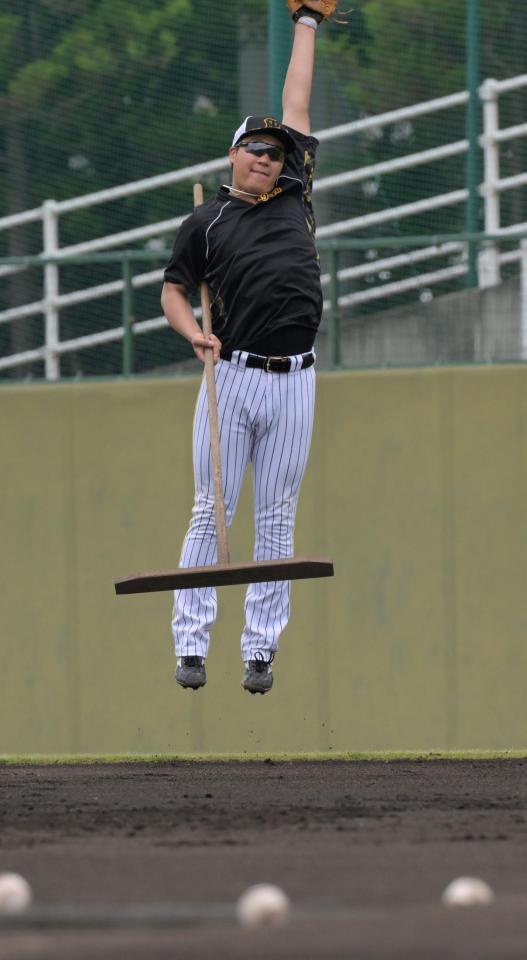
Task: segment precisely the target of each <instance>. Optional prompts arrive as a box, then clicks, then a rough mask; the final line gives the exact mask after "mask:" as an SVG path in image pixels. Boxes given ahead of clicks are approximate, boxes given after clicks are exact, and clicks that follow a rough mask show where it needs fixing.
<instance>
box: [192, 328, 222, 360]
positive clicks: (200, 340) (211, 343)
mask: <svg viewBox="0 0 527 960" xmlns="http://www.w3.org/2000/svg"><path fill="white" fill-rule="evenodd" d="M190 342H191V344H192V348H193V350H194V353H195V354H196V356H197V358H198V360H201V362H202V363H205V353H206V351H207V350H212V355H213V357H214V363H217V362H218V360H219V359H220V350H221V341H220V340H218V338H217V337H215V336H214V334H213V333H211V335H210V337H206V336H205V335H204V334H203V333H202V332H201V330H200V331H199V333H195V334H194V336H193V337H192V339H191V341H190Z"/></svg>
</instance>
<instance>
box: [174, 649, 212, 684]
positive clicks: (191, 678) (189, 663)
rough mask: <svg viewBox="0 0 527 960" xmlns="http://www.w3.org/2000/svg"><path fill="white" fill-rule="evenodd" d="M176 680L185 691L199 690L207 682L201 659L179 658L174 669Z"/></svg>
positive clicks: (203, 663)
mask: <svg viewBox="0 0 527 960" xmlns="http://www.w3.org/2000/svg"><path fill="white" fill-rule="evenodd" d="M176 680H177V682H178V683H179V685H180V686H182V687H185V689H190V690H199V688H200V687H204V686H205V684H206V682H207V674H206V673H205V661H204V659H203V657H180V658H179V660H178V662H177V667H176Z"/></svg>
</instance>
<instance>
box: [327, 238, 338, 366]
mask: <svg viewBox="0 0 527 960" xmlns="http://www.w3.org/2000/svg"><path fill="white" fill-rule="evenodd" d="M329 271H330V273H329V297H330V303H331V309H330V313H329V364H330V368H331V369H332V370H335V369H336V368H337V367H339V366H340V329H339V328H340V322H339V321H340V318H339V252H338V250H337V249H335V248H334V247H331V249H330V251H329Z"/></svg>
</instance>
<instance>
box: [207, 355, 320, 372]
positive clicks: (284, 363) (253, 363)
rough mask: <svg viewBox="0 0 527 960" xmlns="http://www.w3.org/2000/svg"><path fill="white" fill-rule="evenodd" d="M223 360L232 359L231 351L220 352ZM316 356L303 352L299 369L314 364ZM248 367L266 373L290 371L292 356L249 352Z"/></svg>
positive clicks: (246, 363) (246, 364)
mask: <svg viewBox="0 0 527 960" xmlns="http://www.w3.org/2000/svg"><path fill="white" fill-rule="evenodd" d="M220 357H221V359H222V360H230V359H231V358H232V352H231V353H227V352H226V353H223V352H222V353H220ZM314 362H315V357H314V355H313V354H312V353H304V354H302V365H301V366H300V367H298V369H299V370H305V368H306V367H311V366H313V364H314ZM245 366H246V367H256V368H258V369H259V370H265V371H266V373H289V371H290V370H291V357H260V356H259V355H258V354H257V353H248V354H247V357H246V359H245Z"/></svg>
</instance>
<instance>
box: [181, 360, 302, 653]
mask: <svg viewBox="0 0 527 960" xmlns="http://www.w3.org/2000/svg"><path fill="white" fill-rule="evenodd" d="M245 358H246V354H245V353H243V352H241V351H237V352H235V353H234V354H233V356H232V359H231V360H230V362H227V361H225V360H220V361H219V363H218V364H217V365H216V367H215V373H216V389H217V396H218V420H219V426H220V449H221V459H222V470H223V485H224V494H225V512H226V518H227V524H228V525H229V526H230V524H231V523H232V518H233V516H234V513H235V510H236V507H237V504H238V500H239V496H240V491H241V487H242V481H243V477H244V474H245V471H246V469H247V466H248V464H249V462H251V463H252V467H253V479H254V515H255V534H256V536H255V546H254V559H255V560H271V559H278V558H280V557H291V556H292V555H293V534H294V523H295V515H296V508H297V502H298V495H299V492H300V484H301V482H302V477H303V475H304V471H305V467H306V462H307V457H308V453H309V447H310V444H311V435H312V429H313V413H314V400H315V372H314V367H308V368H307V369H305V370H302V369H300V366H301V357H294V358H292V364H291V372H290V373H287V374H285V373H266V372H265V371H264V370H258V369H253V368H246V367H245ZM193 450H194V481H195V489H196V497H195V502H194V507H193V511H192V519H191V522H190V527H189V530H188V533H187V535H186V537H185V541H184V543H183V549H182V553H181V560H180V566H182V567H195V566H205V565H207V564H211V563H215V561H216V537H215V520H214V489H213V480H212V463H211V452H210V435H209V420H208V409H207V391H206V384H205V380H203V382H202V384H201V388H200V392H199V396H198V401H197V405H196V412H195V417H194V431H193ZM290 586H291V585H290V583H289V582H287V581H277V582H272V583H258V584H252V585H250V586H249V588H248V590H247V595H246V600H245V617H246V623H245V628H244V631H243V634H242V638H241V646H242V656H243V659H244V660H252V659H255V654H256V653H257V652H261V653H263V654H264V655H265V657H266V659H267V658H268V655H269V654H271V653H272V652H274V651H275V650H276V648H277V645H278V638H279V636H280V634H281V632H282V630H283V629H284V627H285V625H286V624H287V621H288V619H289V610H290ZM216 611H217V600H216V591H215V590H214V588H212V587H206V588H200V589H195V590H180V591H177V592H176V593H175V595H174V613H173V620H172V630H173V634H174V640H175V648H176V655H177V656H201V657H206V656H207V652H208V647H209V640H210V628H211V626H212V624H213V623H214V620H215V619H216Z"/></svg>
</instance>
